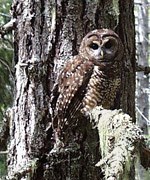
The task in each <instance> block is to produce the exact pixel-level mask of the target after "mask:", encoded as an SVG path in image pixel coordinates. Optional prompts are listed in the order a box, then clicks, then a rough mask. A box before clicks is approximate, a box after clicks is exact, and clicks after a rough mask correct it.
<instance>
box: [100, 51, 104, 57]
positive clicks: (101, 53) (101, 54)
mask: <svg viewBox="0 0 150 180" xmlns="http://www.w3.org/2000/svg"><path fill="white" fill-rule="evenodd" d="M100 57H101V59H103V57H104V51H103V50H102V49H101V50H100Z"/></svg>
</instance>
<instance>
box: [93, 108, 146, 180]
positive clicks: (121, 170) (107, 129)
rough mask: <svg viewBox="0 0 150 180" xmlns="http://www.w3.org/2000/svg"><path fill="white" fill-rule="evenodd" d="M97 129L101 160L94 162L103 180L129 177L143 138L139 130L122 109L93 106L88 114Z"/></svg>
mask: <svg viewBox="0 0 150 180" xmlns="http://www.w3.org/2000/svg"><path fill="white" fill-rule="evenodd" d="M90 118H91V119H92V120H94V121H95V122H96V127H97V129H98V132H99V139H100V140H99V143H100V151H101V156H102V159H100V161H99V162H98V163H97V164H96V166H99V167H100V168H101V169H102V170H103V172H104V174H105V179H107V180H108V179H109V180H118V179H124V178H127V179H130V178H129V176H130V174H131V171H132V168H133V167H134V163H135V160H136V157H137V156H138V153H139V150H140V148H142V147H143V146H141V144H143V143H144V141H145V139H144V136H143V135H142V131H141V129H140V128H139V127H138V126H137V125H136V124H134V123H132V118H131V117H130V116H129V115H128V114H125V113H123V112H122V110H105V109H101V107H96V108H95V109H93V111H92V112H91V113H90Z"/></svg>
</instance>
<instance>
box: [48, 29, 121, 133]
mask: <svg viewBox="0 0 150 180" xmlns="http://www.w3.org/2000/svg"><path fill="white" fill-rule="evenodd" d="M122 56H123V45H122V42H121V40H120V38H119V37H118V35H117V34H116V33H115V32H114V31H112V30H110V29H97V30H93V31H91V32H89V33H88V34H87V35H86V36H85V37H84V38H83V40H82V42H81V45H80V48H79V54H78V55H76V56H74V57H73V58H72V59H71V60H70V61H68V62H67V64H66V65H65V67H64V68H63V70H62V72H61V73H60V75H59V76H58V78H57V82H56V83H55V85H54V88H53V92H52V94H53V96H52V101H51V107H52V110H53V115H52V116H53V117H52V119H53V126H54V129H55V128H56V129H57V130H58V131H59V130H61V128H62V126H63V124H67V123H68V122H69V119H72V118H76V117H77V116H78V115H79V114H80V113H83V114H87V113H88V112H89V111H90V110H91V109H93V108H94V107H96V106H99V105H102V107H103V108H111V107H112V106H113V103H114V98H115V96H116V92H117V91H118V88H119V86H120V81H121V64H122Z"/></svg>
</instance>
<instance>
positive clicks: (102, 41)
mask: <svg viewBox="0 0 150 180" xmlns="http://www.w3.org/2000/svg"><path fill="white" fill-rule="evenodd" d="M79 54H80V55H81V56H82V57H84V58H86V59H88V60H91V61H93V62H94V64H95V65H102V64H103V65H107V66H108V65H111V64H113V63H114V62H115V61H119V60H120V59H121V58H122V55H123V44H122V42H121V40H120V38H119V36H118V35H117V34H116V33H115V32H114V31H112V30H110V29H96V30H93V31H91V32H89V33H88V34H87V35H86V36H85V37H84V38H83V40H82V42H81V45H80V48H79Z"/></svg>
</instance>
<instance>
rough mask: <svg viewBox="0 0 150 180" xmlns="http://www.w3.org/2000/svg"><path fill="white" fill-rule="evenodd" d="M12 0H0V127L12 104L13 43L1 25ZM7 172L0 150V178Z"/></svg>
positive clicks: (5, 20)
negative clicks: (6, 111)
mask: <svg viewBox="0 0 150 180" xmlns="http://www.w3.org/2000/svg"><path fill="white" fill-rule="evenodd" d="M11 3H12V0H0V31H1V33H0V127H1V124H2V120H3V115H4V113H5V110H6V109H7V108H8V107H10V106H11V105H12V99H13V98H12V97H13V83H14V80H13V68H14V67H13V63H12V59H13V43H12V34H11V32H7V34H5V32H4V33H3V30H2V27H3V25H5V24H6V23H7V22H9V21H10V19H11V16H10V7H11ZM6 173H7V168H6V153H5V152H4V153H3V152H0V179H2V177H3V176H4V175H6Z"/></svg>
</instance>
